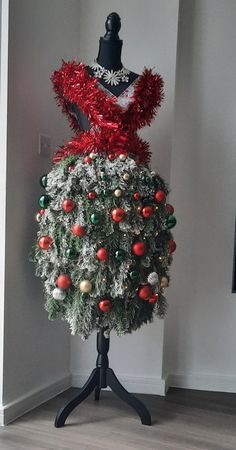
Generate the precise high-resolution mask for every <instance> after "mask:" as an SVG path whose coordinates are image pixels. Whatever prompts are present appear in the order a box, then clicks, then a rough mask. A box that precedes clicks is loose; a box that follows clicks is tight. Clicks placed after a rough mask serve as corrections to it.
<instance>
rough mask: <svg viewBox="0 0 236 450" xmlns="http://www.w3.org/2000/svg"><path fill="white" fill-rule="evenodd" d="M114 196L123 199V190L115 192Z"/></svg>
mask: <svg viewBox="0 0 236 450" xmlns="http://www.w3.org/2000/svg"><path fill="white" fill-rule="evenodd" d="M114 196H115V197H121V196H122V190H121V189H116V190H115V191H114Z"/></svg>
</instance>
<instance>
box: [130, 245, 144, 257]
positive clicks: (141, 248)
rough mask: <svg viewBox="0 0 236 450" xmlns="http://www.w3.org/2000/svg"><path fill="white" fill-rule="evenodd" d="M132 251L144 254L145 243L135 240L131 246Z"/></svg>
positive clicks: (136, 253) (137, 254)
mask: <svg viewBox="0 0 236 450" xmlns="http://www.w3.org/2000/svg"><path fill="white" fill-rule="evenodd" d="M132 251H133V253H134V254H135V255H136V256H143V255H145V254H146V251H147V249H146V244H145V243H144V242H135V244H133V246H132Z"/></svg>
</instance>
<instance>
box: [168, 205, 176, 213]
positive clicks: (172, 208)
mask: <svg viewBox="0 0 236 450" xmlns="http://www.w3.org/2000/svg"><path fill="white" fill-rule="evenodd" d="M166 211H167V212H168V214H174V212H175V210H174V206H172V205H170V204H169V203H167V204H166Z"/></svg>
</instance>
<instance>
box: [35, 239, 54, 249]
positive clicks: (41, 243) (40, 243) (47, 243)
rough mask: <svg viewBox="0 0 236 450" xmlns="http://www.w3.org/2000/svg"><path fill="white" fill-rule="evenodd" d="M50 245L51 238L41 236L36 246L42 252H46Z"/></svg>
mask: <svg viewBox="0 0 236 450" xmlns="http://www.w3.org/2000/svg"><path fill="white" fill-rule="evenodd" d="M51 244H52V238H51V237H50V236H42V237H41V238H40V239H39V240H38V246H39V247H40V248H41V249H42V250H48V249H49V247H50V246H51Z"/></svg>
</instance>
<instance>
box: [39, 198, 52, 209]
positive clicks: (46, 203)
mask: <svg viewBox="0 0 236 450" xmlns="http://www.w3.org/2000/svg"><path fill="white" fill-rule="evenodd" d="M50 201H51V198H50V197H49V195H41V197H40V199H39V206H41V208H44V209H45V208H47V207H48V206H49V204H50Z"/></svg>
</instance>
